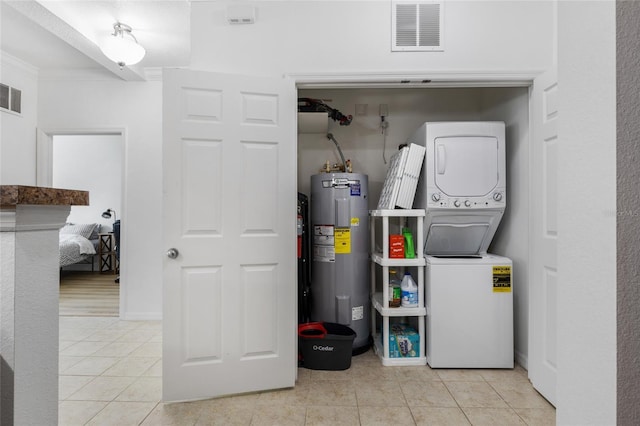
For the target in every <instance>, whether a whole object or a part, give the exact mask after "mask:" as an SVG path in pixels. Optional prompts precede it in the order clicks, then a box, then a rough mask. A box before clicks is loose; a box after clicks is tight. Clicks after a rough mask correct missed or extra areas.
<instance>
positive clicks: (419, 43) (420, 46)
mask: <svg viewBox="0 0 640 426" xmlns="http://www.w3.org/2000/svg"><path fill="white" fill-rule="evenodd" d="M443 3H444V2H443V1H408V0H392V2H391V50H392V51H394V52H395V51H401V52H407V51H434V52H436V51H443V50H444V42H443V39H442V33H443V31H442V27H443V23H444V19H443V6H444V4H443Z"/></svg>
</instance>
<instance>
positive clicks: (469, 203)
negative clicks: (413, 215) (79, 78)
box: [427, 190, 507, 209]
mask: <svg viewBox="0 0 640 426" xmlns="http://www.w3.org/2000/svg"><path fill="white" fill-rule="evenodd" d="M506 198H507V197H506V193H505V191H504V190H496V191H494V192H492V193H491V194H489V195H488V196H486V197H450V196H448V195H446V194H443V193H442V192H440V191H433V190H432V191H429V192H427V208H436V209H437V208H446V209H449V208H460V209H495V208H504V207H505V206H506Z"/></svg>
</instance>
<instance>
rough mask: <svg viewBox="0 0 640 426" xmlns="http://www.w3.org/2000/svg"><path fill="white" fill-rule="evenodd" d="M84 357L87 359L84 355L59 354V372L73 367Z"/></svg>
mask: <svg viewBox="0 0 640 426" xmlns="http://www.w3.org/2000/svg"><path fill="white" fill-rule="evenodd" d="M83 359H85V357H83V356H64V355H59V356H58V373H60V374H62V372H63V371H65V370H66V369H68V368H70V367H73V366H74V365H76V364H77V363H79V362H80V361H82V360H83Z"/></svg>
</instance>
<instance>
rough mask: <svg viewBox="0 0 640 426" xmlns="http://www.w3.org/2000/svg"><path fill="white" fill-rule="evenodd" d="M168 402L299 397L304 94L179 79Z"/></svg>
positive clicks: (236, 81) (170, 201) (175, 73)
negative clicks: (298, 212)
mask: <svg viewBox="0 0 640 426" xmlns="http://www.w3.org/2000/svg"><path fill="white" fill-rule="evenodd" d="M163 96H164V99H163V114H164V116H163V131H164V142H163V144H164V145H163V155H164V192H165V193H164V215H165V216H164V241H165V249H169V248H170V247H173V248H176V249H177V250H178V251H179V255H178V257H177V258H175V259H170V258H168V257H167V258H165V261H164V283H163V285H164V292H163V297H164V308H163V318H164V320H163V327H164V330H163V332H164V338H163V399H164V400H165V401H185V400H192V399H202V398H208V397H215V396H221V395H229V394H235V393H244V392H252V391H258V390H265V389H277V388H284V387H291V386H293V385H294V382H295V374H296V371H297V354H296V324H297V322H296V319H297V314H296V309H297V305H296V282H295V260H296V228H295V227H296V216H295V208H294V207H295V203H296V191H297V189H296V167H295V164H296V145H295V128H294V118H295V109H296V95H295V88H294V85H293V83H292V82H290V81H287V80H285V79H263V78H257V77H246V76H232V75H222V74H213V73H206V72H196V71H188V70H167V71H166V73H165V74H164V87H163Z"/></svg>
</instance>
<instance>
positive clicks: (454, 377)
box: [434, 369, 484, 382]
mask: <svg viewBox="0 0 640 426" xmlns="http://www.w3.org/2000/svg"><path fill="white" fill-rule="evenodd" d="M434 371H436V373H437V374H438V376H439V377H440V379H442V381H444V382H484V377H482V374H481V373H480V370H464V369H460V370H458V369H455V370H448V369H447V370H441V369H438V370H434Z"/></svg>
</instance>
